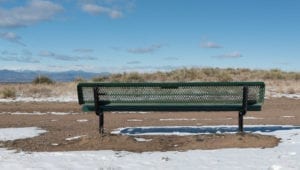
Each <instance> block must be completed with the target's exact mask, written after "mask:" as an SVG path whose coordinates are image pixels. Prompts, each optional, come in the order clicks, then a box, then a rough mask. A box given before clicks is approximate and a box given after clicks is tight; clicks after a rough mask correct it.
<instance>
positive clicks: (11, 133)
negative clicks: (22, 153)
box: [0, 127, 47, 141]
mask: <svg viewBox="0 0 300 170" xmlns="http://www.w3.org/2000/svg"><path fill="white" fill-rule="evenodd" d="M46 132H47V131H46V130H43V129H40V128H37V127H25V128H1V129H0V141H9V140H16V139H26V138H33V137H36V136H39V135H40V134H42V133H46Z"/></svg>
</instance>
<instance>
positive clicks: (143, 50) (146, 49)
mask: <svg viewBox="0 0 300 170" xmlns="http://www.w3.org/2000/svg"><path fill="white" fill-rule="evenodd" d="M162 47H163V45H161V44H153V45H151V46H149V47H138V48H130V49H128V50H127V51H128V52H129V53H134V54H147V53H153V52H154V51H156V50H158V49H160V48H162Z"/></svg>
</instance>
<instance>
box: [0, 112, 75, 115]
mask: <svg viewBox="0 0 300 170" xmlns="http://www.w3.org/2000/svg"><path fill="white" fill-rule="evenodd" d="M1 114H10V115H46V114H51V115H69V114H80V113H76V112H30V113H29V112H0V115H1Z"/></svg>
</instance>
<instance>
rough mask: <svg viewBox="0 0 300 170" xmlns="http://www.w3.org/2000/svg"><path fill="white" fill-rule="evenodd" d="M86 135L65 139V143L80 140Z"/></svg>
mask: <svg viewBox="0 0 300 170" xmlns="http://www.w3.org/2000/svg"><path fill="white" fill-rule="evenodd" d="M85 136H86V135H81V136H73V137H70V138H66V139H65V140H67V141H71V140H76V139H80V138H82V137H85Z"/></svg>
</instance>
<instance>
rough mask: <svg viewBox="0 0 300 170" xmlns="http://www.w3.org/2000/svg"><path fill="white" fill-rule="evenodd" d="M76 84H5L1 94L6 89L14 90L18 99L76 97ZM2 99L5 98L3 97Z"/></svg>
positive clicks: (0, 90) (0, 88)
mask: <svg viewBox="0 0 300 170" xmlns="http://www.w3.org/2000/svg"><path fill="white" fill-rule="evenodd" d="M76 84H77V83H75V82H70V83H55V84H30V83H28V84H3V85H0V92H2V91H5V89H14V90H15V96H18V97H33V98H39V97H55V96H76V94H77V91H76ZM2 98H4V97H3V96H2Z"/></svg>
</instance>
